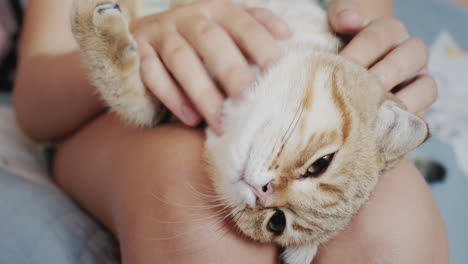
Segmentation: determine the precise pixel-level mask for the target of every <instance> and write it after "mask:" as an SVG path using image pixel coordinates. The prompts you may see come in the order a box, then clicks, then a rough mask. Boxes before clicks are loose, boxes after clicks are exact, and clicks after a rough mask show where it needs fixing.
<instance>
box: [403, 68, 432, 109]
mask: <svg viewBox="0 0 468 264" xmlns="http://www.w3.org/2000/svg"><path fill="white" fill-rule="evenodd" d="M396 96H397V97H398V98H400V100H401V101H402V102H403V103H404V104H405V105H406V106H407V107H408V111H410V112H411V113H414V114H417V115H419V116H423V115H424V113H425V112H426V111H427V109H428V108H429V106H431V105H432V104H433V103H434V102H435V100H436V98H437V85H436V82H435V80H434V79H433V78H432V77H431V76H430V75H427V74H422V75H420V76H417V77H416V78H415V79H414V80H413V81H412V82H411V83H409V84H408V85H407V86H405V87H404V89H401V90H400V91H398V92H397V93H396Z"/></svg>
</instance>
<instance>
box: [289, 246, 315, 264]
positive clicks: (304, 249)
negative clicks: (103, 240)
mask: <svg viewBox="0 0 468 264" xmlns="http://www.w3.org/2000/svg"><path fill="white" fill-rule="evenodd" d="M317 247H318V246H317V244H306V245H302V246H290V247H287V248H285V249H284V251H283V254H281V259H282V260H283V263H284V264H303V263H312V260H313V259H314V257H315V254H317Z"/></svg>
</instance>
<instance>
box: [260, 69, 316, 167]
mask: <svg viewBox="0 0 468 264" xmlns="http://www.w3.org/2000/svg"><path fill="white" fill-rule="evenodd" d="M310 73H311V74H310V75H309V76H311V77H310V79H309V80H308V82H307V84H308V86H307V88H306V90H305V93H304V96H303V97H302V101H301V103H300V105H299V108H298V109H297V110H296V113H295V114H294V116H293V120H292V121H291V123H290V124H289V126H288V128H287V130H286V132H285V134H284V136H283V137H282V138H281V143H282V145H281V147H280V150H279V151H278V154H277V155H276V157H275V158H274V159H273V161H272V162H271V165H270V167H269V169H270V170H271V169H272V168H278V167H279V164H278V160H279V157H280V156H281V153H282V151H283V149H284V146H285V145H286V143H287V141H288V139H289V137H290V136H291V135H292V134H293V133H294V131H295V130H296V128H297V127H298V124H299V122H301V117H302V114H303V113H304V111H308V110H310V107H311V106H312V100H313V96H312V94H313V88H314V85H313V84H314V79H315V78H314V77H315V75H316V73H317V66H314V68H313V69H311V70H310ZM302 122H304V121H302Z"/></svg>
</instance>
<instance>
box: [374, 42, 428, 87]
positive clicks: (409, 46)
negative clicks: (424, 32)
mask: <svg viewBox="0 0 468 264" xmlns="http://www.w3.org/2000/svg"><path fill="white" fill-rule="evenodd" d="M408 58H411V59H408ZM428 58H429V52H428V50H427V47H426V45H425V44H424V42H423V41H422V40H420V39H418V38H410V39H408V40H406V41H405V42H403V43H402V44H401V45H399V46H398V47H397V48H395V49H394V50H392V51H391V52H390V53H389V54H388V55H387V56H385V58H383V59H382V60H381V61H379V62H378V63H377V64H375V65H374V66H372V68H371V69H370V71H371V72H372V73H373V74H374V75H375V76H377V78H378V79H379V80H380V82H381V83H382V84H383V85H384V86H385V87H386V88H387V89H389V90H390V89H392V88H393V87H395V86H397V85H398V84H400V83H402V82H404V81H405V80H408V79H411V78H413V77H414V76H416V74H418V73H419V72H420V71H421V70H422V69H423V68H424V67H425V66H426V63H427V61H428Z"/></svg>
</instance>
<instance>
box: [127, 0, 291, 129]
mask: <svg viewBox="0 0 468 264" xmlns="http://www.w3.org/2000/svg"><path fill="white" fill-rule="evenodd" d="M131 31H132V33H133V36H134V38H135V40H136V41H137V43H138V47H139V53H140V56H141V74H142V79H143V81H144V83H145V84H146V85H147V87H148V88H149V89H150V90H151V91H152V92H153V93H154V95H155V96H156V97H157V98H158V99H159V100H160V101H161V102H162V103H163V104H164V105H166V107H167V108H168V109H169V110H170V111H171V112H172V113H174V114H175V115H176V116H177V117H179V118H180V119H181V120H182V121H183V122H184V123H185V124H187V125H191V126H193V125H197V124H198V123H199V122H200V121H201V119H202V118H203V119H205V120H206V122H207V123H208V125H209V126H210V127H211V128H212V129H213V130H214V131H216V132H217V133H218V134H220V133H221V132H222V131H221V114H220V111H221V108H222V103H223V100H224V97H225V96H228V97H236V96H238V95H239V94H240V93H241V91H242V89H243V88H244V87H245V86H246V85H248V84H250V83H251V82H252V81H254V80H255V75H254V73H253V72H252V70H251V69H250V67H249V61H252V62H253V63H255V64H257V65H258V66H259V67H260V68H261V69H266V68H267V67H268V66H269V65H270V64H271V63H273V62H275V61H276V60H277V59H278V58H279V57H280V56H281V50H280V48H279V47H278V46H277V43H276V41H275V39H284V38H287V37H288V36H289V34H290V32H289V29H288V27H287V25H286V24H285V23H284V22H282V21H280V20H279V19H278V18H276V17H275V16H274V15H273V14H272V13H271V12H270V11H267V10H266V9H258V8H254V9H245V8H243V7H241V6H238V5H235V4H233V3H229V2H228V1H220V0H215V1H211V0H207V1H200V2H196V3H194V4H190V5H186V6H181V7H178V8H176V9H172V10H169V11H167V12H164V13H160V14H154V15H151V16H147V17H144V18H141V19H139V20H136V21H135V22H134V23H132V25H131ZM205 65H206V66H207V68H208V69H209V71H208V70H207V69H206V67H205ZM210 74H212V75H214V77H215V79H216V80H218V81H219V83H220V84H221V86H222V90H220V89H218V87H217V86H216V85H215V83H214V81H213V79H212V78H211V76H210Z"/></svg>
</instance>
